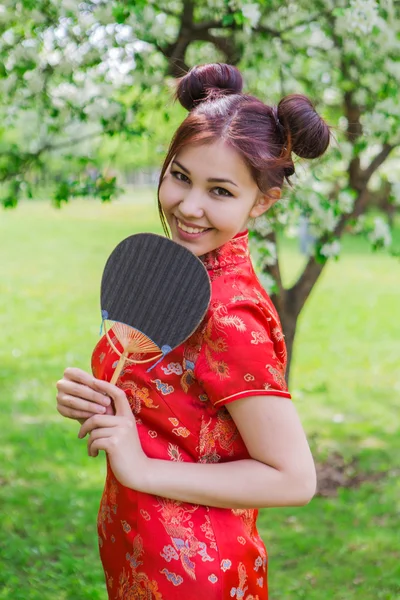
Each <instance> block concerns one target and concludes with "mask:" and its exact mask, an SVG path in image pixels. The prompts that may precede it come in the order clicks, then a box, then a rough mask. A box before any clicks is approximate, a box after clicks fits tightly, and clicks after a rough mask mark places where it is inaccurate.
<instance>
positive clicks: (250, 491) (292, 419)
mask: <svg viewBox="0 0 400 600" xmlns="http://www.w3.org/2000/svg"><path fill="white" fill-rule="evenodd" d="M227 409H228V410H229V412H230V414H231V415H232V418H233V419H234V421H235V423H236V426H237V427H238V429H239V432H240V434H241V436H242V438H243V441H244V443H245V444H246V447H247V449H248V452H249V454H250V456H251V457H252V458H251V459H248V460H239V461H232V462H228V463H219V464H199V463H194V464H193V463H185V462H170V461H165V460H157V459H147V461H148V463H147V465H146V467H145V469H144V470H143V471H142V474H141V477H138V479H139V480H138V481H137V482H136V485H132V487H134V488H135V489H138V490H140V491H142V492H146V493H149V494H155V495H158V496H164V497H167V498H173V499H175V500H180V501H182V502H190V503H193V504H205V505H208V506H215V507H220V508H262V507H273V506H301V505H304V504H307V503H308V502H309V501H310V500H311V499H312V497H313V496H314V494H315V488H316V473H315V466H314V462H313V458H312V455H311V452H310V448H309V446H308V443H307V440H306V436H305V433H304V430H303V428H302V425H301V423H300V419H299V417H298V415H297V412H296V409H295V407H294V405H293V403H292V402H291V400H289V399H286V398H279V397H276V396H258V397H249V398H245V399H243V400H237V401H235V402H232V403H231V404H228V405H227ZM136 476H138V474H137V473H136ZM136 476H135V479H136ZM132 483H134V482H132Z"/></svg>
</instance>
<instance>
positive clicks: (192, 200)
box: [179, 190, 204, 219]
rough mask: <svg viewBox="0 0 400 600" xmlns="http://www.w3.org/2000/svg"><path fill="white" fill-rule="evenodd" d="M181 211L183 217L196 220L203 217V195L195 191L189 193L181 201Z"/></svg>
mask: <svg viewBox="0 0 400 600" xmlns="http://www.w3.org/2000/svg"><path fill="white" fill-rule="evenodd" d="M179 210H180V212H181V214H182V217H187V218H190V217H195V218H196V219H198V218H199V217H202V216H203V214H204V209H203V202H202V198H201V194H200V193H199V192H196V191H194V190H191V191H190V192H188V193H187V194H186V195H185V196H184V198H183V199H182V200H181V203H180V205H179Z"/></svg>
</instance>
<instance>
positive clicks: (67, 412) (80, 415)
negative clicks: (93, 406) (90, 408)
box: [57, 406, 93, 420]
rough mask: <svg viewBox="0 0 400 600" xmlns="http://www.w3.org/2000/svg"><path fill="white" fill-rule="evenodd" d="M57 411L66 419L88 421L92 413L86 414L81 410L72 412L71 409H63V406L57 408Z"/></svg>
mask: <svg viewBox="0 0 400 600" xmlns="http://www.w3.org/2000/svg"><path fill="white" fill-rule="evenodd" d="M57 410H58V412H59V413H60V415H62V416H63V417H67V418H68V419H75V420H76V419H90V417H92V416H93V413H88V412H85V411H82V410H74V409H72V408H65V406H57Z"/></svg>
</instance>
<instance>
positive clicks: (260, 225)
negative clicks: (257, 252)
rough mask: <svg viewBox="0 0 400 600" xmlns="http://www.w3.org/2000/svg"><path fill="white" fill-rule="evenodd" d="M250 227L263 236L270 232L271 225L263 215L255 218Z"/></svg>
mask: <svg viewBox="0 0 400 600" xmlns="http://www.w3.org/2000/svg"><path fill="white" fill-rule="evenodd" d="M252 229H253V231H256V232H257V233H259V234H260V235H262V236H263V237H265V236H267V235H268V234H269V233H271V231H272V226H271V223H270V222H269V221H268V219H267V218H266V217H265V216H262V217H258V218H257V219H255V221H254V224H253V227H252Z"/></svg>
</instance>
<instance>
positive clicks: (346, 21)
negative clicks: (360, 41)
mask: <svg viewBox="0 0 400 600" xmlns="http://www.w3.org/2000/svg"><path fill="white" fill-rule="evenodd" d="M378 8H379V6H378V3H377V2H376V0H350V6H349V7H348V8H347V9H346V10H345V11H344V14H343V15H342V16H341V17H339V18H338V19H337V21H336V29H337V32H338V33H339V34H341V35H343V34H346V33H354V34H356V35H358V36H365V35H368V34H369V33H371V31H372V30H373V28H374V27H375V26H379V25H380V24H381V19H380V17H379V13H378Z"/></svg>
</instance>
